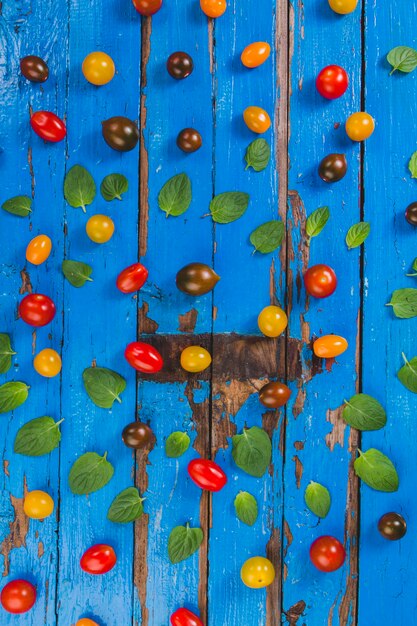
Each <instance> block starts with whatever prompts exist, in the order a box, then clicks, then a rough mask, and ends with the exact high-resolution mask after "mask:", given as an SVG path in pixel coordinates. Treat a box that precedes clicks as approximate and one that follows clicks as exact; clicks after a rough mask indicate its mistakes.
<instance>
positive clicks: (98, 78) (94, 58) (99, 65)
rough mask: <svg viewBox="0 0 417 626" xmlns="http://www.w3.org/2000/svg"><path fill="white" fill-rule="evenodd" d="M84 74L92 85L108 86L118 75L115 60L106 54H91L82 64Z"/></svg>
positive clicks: (97, 52) (98, 52)
mask: <svg viewBox="0 0 417 626" xmlns="http://www.w3.org/2000/svg"><path fill="white" fill-rule="evenodd" d="M81 69H82V72H83V74H84V77H85V78H86V80H88V82H89V83H91V84H92V85H97V86H99V85H107V83H109V82H110V81H111V80H112V78H113V77H114V75H115V73H116V68H115V65H114V61H113V59H112V58H111V57H110V56H109V55H108V54H106V53H105V52H100V51H98V50H97V51H96V52H90V54H87V56H86V57H85V59H84V61H83V64H82V68H81Z"/></svg>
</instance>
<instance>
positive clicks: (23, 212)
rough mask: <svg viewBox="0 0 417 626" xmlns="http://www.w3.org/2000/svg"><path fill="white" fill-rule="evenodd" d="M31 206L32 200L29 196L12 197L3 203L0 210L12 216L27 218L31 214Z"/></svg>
mask: <svg viewBox="0 0 417 626" xmlns="http://www.w3.org/2000/svg"><path fill="white" fill-rule="evenodd" d="M31 206H32V198H29V196H14V197H13V198H10V199H9V200H6V202H3V204H2V205H1V208H2V209H4V210H5V211H7V212H8V213H12V214H13V215H18V216H19V217H27V216H28V215H29V213H31V212H32V209H31V208H30V207H31Z"/></svg>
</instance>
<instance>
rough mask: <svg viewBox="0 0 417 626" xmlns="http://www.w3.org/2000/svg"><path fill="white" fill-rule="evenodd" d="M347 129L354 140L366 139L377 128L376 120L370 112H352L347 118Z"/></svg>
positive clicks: (348, 134) (350, 137) (347, 132)
mask: <svg viewBox="0 0 417 626" xmlns="http://www.w3.org/2000/svg"><path fill="white" fill-rule="evenodd" d="M345 129H346V134H347V136H348V137H349V139H351V140H352V141H365V139H369V137H370V136H371V135H372V133H373V132H374V130H375V120H374V118H373V117H372V116H371V115H369V113H365V112H358V113H352V115H350V116H349V117H348V118H347V120H346V124H345Z"/></svg>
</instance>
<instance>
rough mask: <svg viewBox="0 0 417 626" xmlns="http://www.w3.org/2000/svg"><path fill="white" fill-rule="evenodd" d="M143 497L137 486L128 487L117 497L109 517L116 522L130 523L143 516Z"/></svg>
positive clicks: (112, 504) (111, 506)
mask: <svg viewBox="0 0 417 626" xmlns="http://www.w3.org/2000/svg"><path fill="white" fill-rule="evenodd" d="M143 500H144V499H143V498H141V497H140V495H139V491H138V490H137V489H136V487H128V488H127V489H124V490H123V491H121V492H120V493H119V495H118V496H116V497H115V499H114V500H113V502H112V503H111V505H110V508H109V510H108V513H107V519H108V520H110V521H111V522H115V523H116V524H128V523H129V522H134V521H135V520H137V519H139V518H140V517H142V514H143V504H142V502H143Z"/></svg>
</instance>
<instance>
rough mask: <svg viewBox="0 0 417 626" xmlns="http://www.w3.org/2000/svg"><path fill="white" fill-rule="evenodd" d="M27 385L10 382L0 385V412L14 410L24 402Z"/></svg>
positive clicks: (26, 395) (27, 390)
mask: <svg viewBox="0 0 417 626" xmlns="http://www.w3.org/2000/svg"><path fill="white" fill-rule="evenodd" d="M28 395H29V387H28V385H26V384H25V383H21V382H11V383H4V385H0V413H8V412H9V411H14V410H15V409H17V407H18V406H20V405H21V404H23V403H24V402H26V400H27V397H28Z"/></svg>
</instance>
